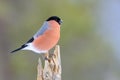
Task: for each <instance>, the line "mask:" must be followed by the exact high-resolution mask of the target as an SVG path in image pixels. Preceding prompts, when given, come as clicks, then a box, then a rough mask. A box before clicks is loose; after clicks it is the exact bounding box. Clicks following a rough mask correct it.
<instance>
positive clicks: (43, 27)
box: [33, 21, 48, 38]
mask: <svg viewBox="0 0 120 80" xmlns="http://www.w3.org/2000/svg"><path fill="white" fill-rule="evenodd" d="M47 29H48V22H47V21H45V22H44V23H43V25H42V27H41V28H40V29H39V30H38V32H37V33H36V34H35V35H34V36H33V37H34V38H37V37H38V36H40V35H42V34H43V33H44V32H45V31H46V30H47Z"/></svg>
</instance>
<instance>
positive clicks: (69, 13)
mask: <svg viewBox="0 0 120 80" xmlns="http://www.w3.org/2000/svg"><path fill="white" fill-rule="evenodd" d="M52 15H57V16H59V17H61V18H62V20H63V24H62V26H61V39H60V41H59V43H58V44H59V45H60V47H61V58H62V68H63V71H62V80H120V49H119V48H120V1H119V0H0V80H36V76H37V69H36V67H37V61H38V58H39V57H40V55H38V54H34V53H33V52H31V51H19V52H17V53H16V54H10V51H12V50H13V49H15V48H18V47H19V46H21V45H22V44H23V43H24V42H26V41H27V40H28V39H29V38H31V36H32V35H33V34H34V33H35V32H36V31H37V30H38V29H39V28H40V26H41V25H42V23H43V22H44V20H46V19H47V18H48V17H50V16H52Z"/></svg>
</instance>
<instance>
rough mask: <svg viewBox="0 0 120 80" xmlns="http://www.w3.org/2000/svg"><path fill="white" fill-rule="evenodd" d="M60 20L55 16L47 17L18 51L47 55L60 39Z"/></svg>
mask: <svg viewBox="0 0 120 80" xmlns="http://www.w3.org/2000/svg"><path fill="white" fill-rule="evenodd" d="M61 23H62V20H61V19H60V18H59V17H57V16H52V17H49V18H48V19H47V20H46V21H45V22H44V23H43V25H42V27H41V28H40V30H38V32H37V33H36V34H35V35H34V36H33V37H32V38H31V39H30V40H28V41H27V42H26V43H25V44H23V45H22V46H21V47H20V48H18V49H16V50H13V51H12V52H11V53H13V52H16V51H19V50H31V51H33V52H35V53H39V54H40V53H47V52H48V51H49V50H50V49H52V48H53V47H54V46H55V45H56V44H57V42H58V40H59V38H60V25H61Z"/></svg>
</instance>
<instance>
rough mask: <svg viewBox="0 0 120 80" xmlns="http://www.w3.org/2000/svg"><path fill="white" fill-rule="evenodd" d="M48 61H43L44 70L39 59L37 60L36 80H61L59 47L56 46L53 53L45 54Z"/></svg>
mask: <svg viewBox="0 0 120 80" xmlns="http://www.w3.org/2000/svg"><path fill="white" fill-rule="evenodd" d="M45 57H47V58H48V60H45V65H44V68H42V63H41V60H40V58H39V60H38V67H37V70H38V74H37V80H61V71H62V69H61V59H60V47H59V45H56V47H55V50H54V53H53V54H49V53H46V56H45Z"/></svg>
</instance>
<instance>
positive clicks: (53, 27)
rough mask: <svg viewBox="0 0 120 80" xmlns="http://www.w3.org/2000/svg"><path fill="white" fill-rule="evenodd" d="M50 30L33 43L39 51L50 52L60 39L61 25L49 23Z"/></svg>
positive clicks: (54, 22) (52, 21) (53, 22)
mask: <svg viewBox="0 0 120 80" xmlns="http://www.w3.org/2000/svg"><path fill="white" fill-rule="evenodd" d="M48 23H49V24H48V26H49V28H48V29H47V30H46V31H45V32H44V34H42V35H40V36H39V37H38V38H36V39H35V40H34V41H33V46H34V47H35V48H36V49H38V50H50V49H51V48H53V47H54V46H55V45H56V44H57V42H58V40H59V38H60V25H59V24H58V23H57V22H56V21H54V20H51V21H48Z"/></svg>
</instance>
